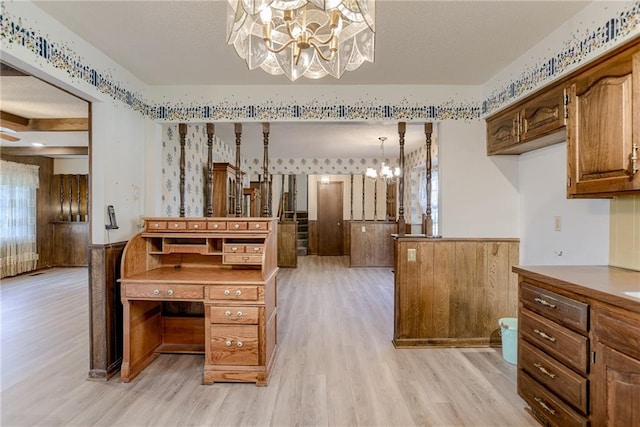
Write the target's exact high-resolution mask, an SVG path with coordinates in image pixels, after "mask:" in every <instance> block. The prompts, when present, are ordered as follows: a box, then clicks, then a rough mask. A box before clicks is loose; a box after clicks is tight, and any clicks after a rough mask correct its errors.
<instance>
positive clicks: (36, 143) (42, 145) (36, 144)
mask: <svg viewBox="0 0 640 427" xmlns="http://www.w3.org/2000/svg"><path fill="white" fill-rule="evenodd" d="M31 145H33V146H34V147H44V144H43V143H42V142H32V143H31Z"/></svg>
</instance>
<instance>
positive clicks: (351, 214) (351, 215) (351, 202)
mask: <svg viewBox="0 0 640 427" xmlns="http://www.w3.org/2000/svg"><path fill="white" fill-rule="evenodd" d="M349 200H350V202H349V206H350V207H351V213H350V215H349V219H350V220H351V221H353V174H351V197H350V198H349Z"/></svg>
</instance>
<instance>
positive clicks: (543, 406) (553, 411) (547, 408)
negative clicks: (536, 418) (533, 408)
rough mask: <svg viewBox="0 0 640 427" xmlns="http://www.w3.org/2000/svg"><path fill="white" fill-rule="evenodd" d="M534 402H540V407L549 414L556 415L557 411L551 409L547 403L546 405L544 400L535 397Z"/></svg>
mask: <svg viewBox="0 0 640 427" xmlns="http://www.w3.org/2000/svg"><path fill="white" fill-rule="evenodd" d="M533 400H535V401H536V402H538V405H540V406H541V407H542V409H544V410H545V411H547V412H548V413H550V414H551V415H555V414H556V411H555V409H553V408H550V407H549V406H548V405H547V404H546V403H544V402H543V401H542V399H540V398H539V397H534V398H533Z"/></svg>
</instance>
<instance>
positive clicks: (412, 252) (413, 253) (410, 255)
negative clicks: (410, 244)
mask: <svg viewBox="0 0 640 427" xmlns="http://www.w3.org/2000/svg"><path fill="white" fill-rule="evenodd" d="M415 260H416V250H415V249H408V250H407V261H412V262H415Z"/></svg>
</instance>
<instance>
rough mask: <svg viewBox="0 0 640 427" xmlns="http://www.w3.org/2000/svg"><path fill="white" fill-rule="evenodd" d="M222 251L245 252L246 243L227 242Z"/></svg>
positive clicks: (231, 252)
mask: <svg viewBox="0 0 640 427" xmlns="http://www.w3.org/2000/svg"><path fill="white" fill-rule="evenodd" d="M222 251H223V252H224V253H225V254H237V253H242V254H243V253H244V252H245V245H244V244H233V243H225V244H224V245H222Z"/></svg>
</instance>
